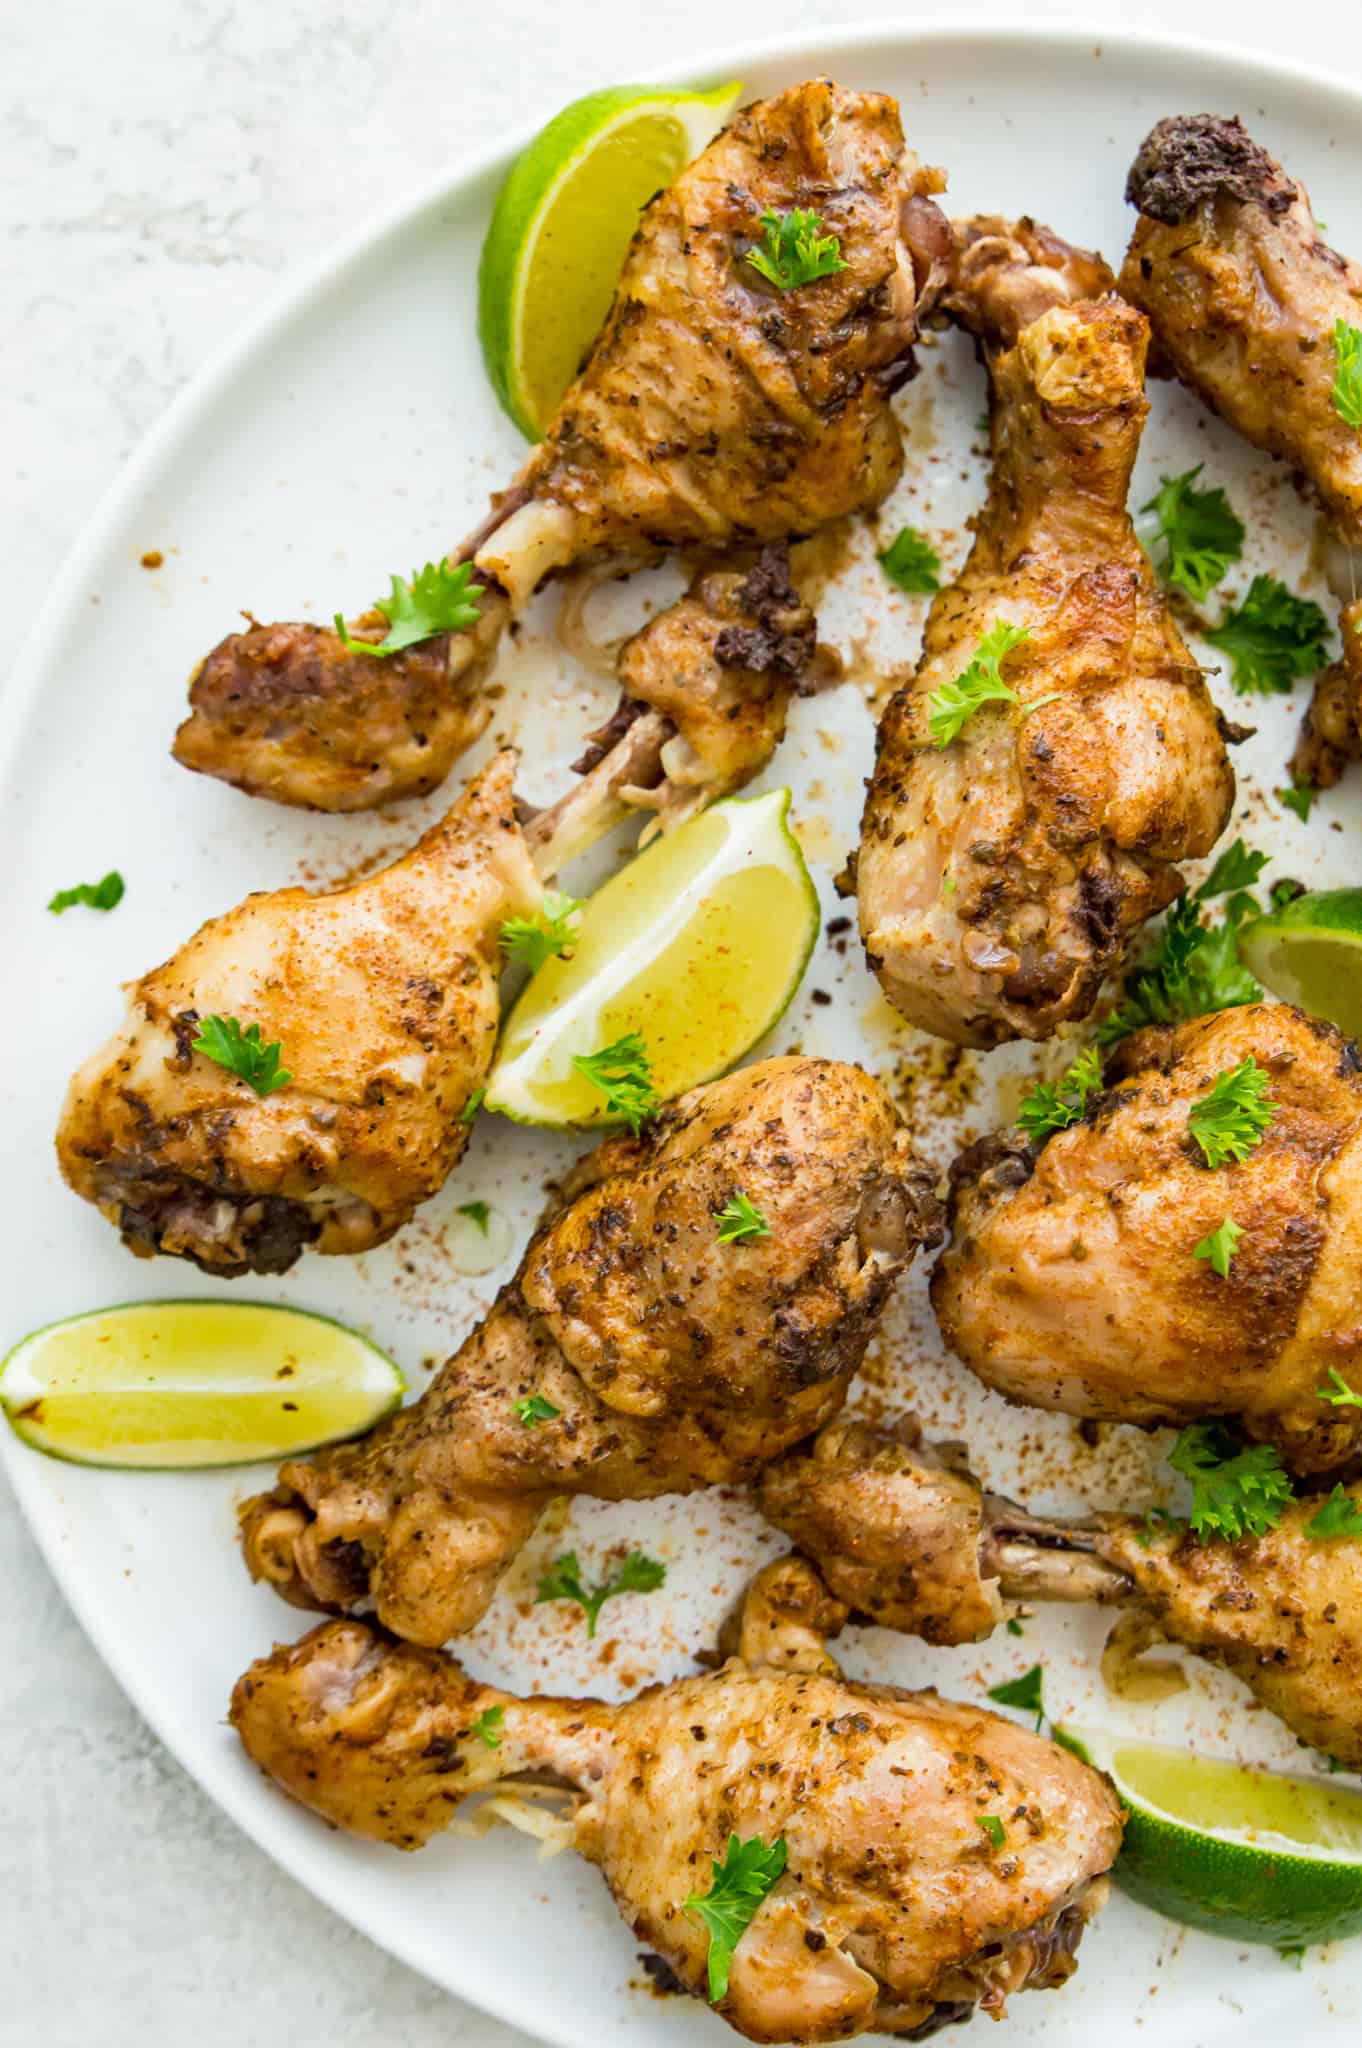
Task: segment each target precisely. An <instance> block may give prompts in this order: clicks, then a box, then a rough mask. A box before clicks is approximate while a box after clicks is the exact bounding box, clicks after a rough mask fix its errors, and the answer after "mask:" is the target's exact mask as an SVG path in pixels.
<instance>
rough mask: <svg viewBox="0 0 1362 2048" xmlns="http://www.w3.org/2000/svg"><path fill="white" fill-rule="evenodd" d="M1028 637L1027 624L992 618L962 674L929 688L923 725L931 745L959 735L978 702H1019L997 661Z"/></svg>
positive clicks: (938, 745)
mask: <svg viewBox="0 0 1362 2048" xmlns="http://www.w3.org/2000/svg"><path fill="white" fill-rule="evenodd" d="M1030 637H1031V635H1030V632H1029V630H1028V628H1027V627H1025V626H1013V625H1009V624H1008V622H1007V620H1006V619H995V621H994V623H993V624H992V625H991V626H990V627H989V629H988V631H987V632H986V633H985V635H984V637H983V639H982V640H981V641H980V642H979V645H978V646H977V647H976V648H975V650H974V655H973V658H972V659H971V661H970V663H969V666H968V667H967V668H966V669H965V670H964V672H963V674H961V675H959V676H957V677H956V679H955V681H954V682H951V683H942V684H941V686H940V688H939V689H935V690H933V691H932V693H931V695H930V697H928V699H927V709H928V714H929V715H928V720H927V729H928V731H929V732H930V734H931V737H932V745H933V746H934V747H948V746H949V745H950V744H951V742H952V740H956V739H959V737H960V734H961V733H962V732H963V731H964V729H965V727H966V726H967V725H968V723H969V721H970V719H971V718H973V716H974V714H975V712H976V711H977V710H978V709H979V708H980V706H981V705H983V704H993V703H1002V704H1020V702H1021V698H1020V697H1019V696H1018V695H1017V693H1016V691H1015V690H1014V689H1013V687H1012V685H1011V683H1005V682H1004V681H1003V677H1002V670H1001V667H1000V664H1001V663H1002V662H1003V661H1005V660H1006V658H1007V656H1008V655H1009V654H1010V653H1011V652H1012V649H1013V648H1014V647H1020V645H1021V643H1022V641H1023V640H1029V639H1030Z"/></svg>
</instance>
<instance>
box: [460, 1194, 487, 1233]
mask: <svg viewBox="0 0 1362 2048" xmlns="http://www.w3.org/2000/svg"><path fill="white" fill-rule="evenodd" d="M454 1214H455V1215H456V1216H466V1217H467V1218H468V1220H469V1222H470V1223H473V1224H476V1226H477V1228H478V1229H479V1230H480V1231H481V1232H482V1234H483V1236H484V1237H486V1235H487V1228H488V1225H489V1224H490V1223H491V1220H492V1205H491V1203H490V1202H460V1204H459V1206H458V1208H457V1209H456V1210H455V1211H454Z"/></svg>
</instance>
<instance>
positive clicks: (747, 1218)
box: [714, 1191, 771, 1244]
mask: <svg viewBox="0 0 1362 2048" xmlns="http://www.w3.org/2000/svg"><path fill="white" fill-rule="evenodd" d="M714 1221H715V1222H716V1223H717V1224H718V1226H719V1242H720V1244H743V1243H745V1242H746V1240H747V1239H748V1238H752V1237H769V1236H770V1235H771V1226H770V1224H769V1223H768V1222H767V1221H766V1218H765V1217H764V1216H763V1215H762V1213H761V1210H760V1209H759V1208H758V1207H757V1205H756V1203H755V1202H754V1201H752V1199H751V1197H750V1196H748V1195H744V1194H743V1193H742V1192H741V1191H739V1192H738V1193H737V1194H735V1195H730V1196H729V1198H728V1200H727V1201H726V1202H725V1203H724V1206H723V1208H722V1209H716V1210H715V1211H714Z"/></svg>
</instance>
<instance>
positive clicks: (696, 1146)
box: [242, 1058, 938, 1644]
mask: <svg viewBox="0 0 1362 2048" xmlns="http://www.w3.org/2000/svg"><path fill="white" fill-rule="evenodd" d="M738 1190H742V1191H743V1192H744V1193H745V1194H747V1196H748V1197H749V1198H750V1199H751V1200H752V1201H754V1202H755V1203H756V1205H757V1207H758V1208H759V1209H760V1210H761V1212H762V1214H763V1215H764V1216H765V1218H766V1220H767V1222H768V1224H769V1225H770V1236H769V1237H765V1238H760V1239H754V1240H752V1241H750V1242H747V1243H741V1244H730V1245H723V1244H720V1243H719V1241H718V1231H717V1228H716V1225H715V1221H714V1218H715V1215H716V1213H717V1212H718V1211H719V1210H720V1209H722V1208H723V1206H724V1204H725V1203H726V1202H727V1201H728V1200H729V1199H730V1198H731V1197H732V1196H733V1195H734V1193H735V1192H737V1191H738ZM937 1214H938V1211H937V1204H936V1199H935V1196H934V1194H933V1192H932V1181H931V1176H930V1175H929V1174H928V1173H927V1172H926V1171H925V1170H924V1169H923V1168H922V1167H921V1166H920V1165H919V1164H918V1162H917V1161H916V1159H915V1158H914V1156H913V1153H912V1150H911V1147H910V1144H909V1140H908V1134H907V1132H906V1130H905V1129H904V1128H903V1126H902V1124H901V1123H900V1121H899V1118H898V1115H897V1112H896V1111H895V1109H894V1107H893V1104H892V1103H891V1102H890V1100H889V1097H888V1096H887V1095H886V1094H885V1093H884V1091H883V1090H882V1089H881V1088H880V1087H879V1085H878V1084H877V1083H876V1082H874V1081H872V1080H871V1079H870V1077H869V1076H868V1075H866V1074H863V1073H862V1072H861V1071H860V1070H859V1069H858V1068H856V1067H850V1066H843V1065H840V1064H838V1063H836V1062H833V1061H826V1060H811V1059H800V1058H786V1059H774V1060H767V1061H764V1062H763V1063H762V1064H760V1065H759V1066H756V1067H751V1068H747V1069H745V1070H742V1071H740V1072H738V1073H736V1074H731V1075H729V1076H728V1077H727V1078H726V1079H724V1080H721V1081H716V1082H712V1083H711V1084H709V1085H708V1086H707V1087H704V1088H698V1089H695V1090H693V1091H692V1092H691V1094H689V1095H686V1096H683V1097H681V1099H680V1100H679V1101H677V1102H674V1103H672V1104H671V1105H670V1106H669V1107H668V1108H666V1109H664V1110H663V1111H662V1112H661V1113H660V1115H659V1116H657V1117H656V1118H655V1119H654V1120H653V1122H652V1123H651V1124H649V1125H648V1126H647V1127H646V1129H645V1131H644V1133H643V1135H642V1136H641V1137H639V1138H637V1139H634V1138H630V1137H627V1136H626V1137H616V1138H611V1139H608V1140H607V1141H606V1143H605V1144H604V1145H601V1146H600V1147H598V1148H597V1150H596V1151H595V1152H593V1153H591V1154H590V1155H589V1156H588V1157H587V1159H586V1160H585V1161H584V1162H583V1163H582V1165H581V1166H580V1167H579V1168H578V1169H577V1171H576V1173H575V1174H574V1175H573V1177H572V1178H571V1180H570V1181H569V1182H568V1183H567V1185H566V1187H565V1189H564V1191H563V1203H562V1206H561V1207H560V1208H559V1209H558V1210H557V1211H556V1213H553V1214H551V1215H550V1217H549V1218H548V1220H547V1221H546V1222H545V1223H544V1224H543V1225H542V1226H541V1228H540V1230H539V1231H538V1232H537V1234H536V1235H535V1237H534V1238H533V1239H532V1240H531V1242H530V1245H529V1248H528V1250H527V1251H526V1253H525V1257H524V1259H523V1260H522V1262H521V1266H520V1270H519V1272H518V1273H517V1275H516V1277H515V1279H514V1280H513V1281H512V1282H511V1283H510V1284H509V1286H507V1287H506V1288H504V1289H503V1290H502V1293H501V1295H500V1297H499V1299H498V1300H497V1302H496V1304H495V1306H494V1307H493V1309H492V1312H491V1314H490V1315H489V1316H488V1317H487V1319H486V1321H485V1322H483V1323H482V1324H481V1325H480V1326H479V1327H478V1328H477V1329H476V1330H475V1331H474V1332H473V1333H472V1335H471V1336H470V1337H469V1338H468V1339H467V1340H466V1341H465V1343H464V1344H463V1346H462V1348H461V1349H460V1350H459V1351H458V1352H456V1353H455V1355H454V1356H453V1357H452V1358H451V1359H449V1360H448V1361H447V1363H446V1364H445V1365H444V1367H443V1368H442V1369H441V1371H440V1373H439V1375H438V1376H437V1378H436V1379H435V1380H434V1382H433V1383H432V1385H431V1386H430V1387H429V1389H428V1390H427V1392H426V1393H425V1394H424V1395H423V1396H422V1398H421V1399H420V1400H419V1401H417V1402H416V1403H414V1404H413V1406H411V1407H410V1408H407V1409H405V1410H404V1411H403V1412H402V1413H401V1414H400V1415H397V1416H395V1417H393V1419H392V1420H391V1421H390V1422H387V1423H385V1424H383V1425H382V1426H381V1427H380V1428H379V1429H377V1430H375V1431H374V1433H373V1434H372V1436H370V1437H367V1438H366V1439H365V1440H364V1441H363V1442H361V1443H358V1444H348V1445H341V1446H339V1447H337V1448H336V1449H334V1450H330V1451H324V1452H321V1453H320V1454H319V1455H318V1456H317V1457H316V1458H314V1459H311V1460H307V1461H304V1460H292V1461H290V1462H289V1463H288V1464H286V1465H285V1466H284V1467H283V1468H282V1470H281V1472H280V1475H279V1485H278V1487H277V1488H276V1489H275V1491H274V1492H273V1493H271V1494H266V1495H262V1496H261V1497H260V1498H259V1499H257V1500H254V1501H249V1502H247V1504H246V1506H245V1508H244V1509H243V1510H242V1542H243V1548H244V1550H245V1555H246V1561H247V1564H248V1566H249V1568H250V1570H251V1572H252V1573H253V1575H254V1576H256V1577H257V1578H265V1579H268V1580H270V1581H272V1582H273V1583H274V1584H275V1585H276V1587H277V1588H278V1589H279V1591H280V1592H281V1593H282V1594H283V1595H284V1597H285V1598H287V1599H290V1600H292V1601H294V1602H295V1603H296V1604H298V1605H300V1606H306V1607H321V1608H330V1609H338V1610H348V1609H350V1608H353V1607H354V1606H355V1605H356V1604H357V1603H359V1602H360V1601H362V1600H365V1599H367V1598H370V1597H372V1599H373V1601H374V1603H375V1605H376V1608H377V1612H378V1616H379V1619H380V1620H381V1621H382V1622H383V1623H384V1624H385V1625H386V1626H387V1627H388V1628H391V1629H392V1630H393V1631H394V1632H395V1633H396V1634H398V1635H401V1636H405V1637H407V1638H408V1639H410V1640H411V1641H414V1642H420V1643H428V1644H437V1643H441V1642H443V1641H445V1639H446V1638H447V1637H449V1636H451V1635H455V1634H458V1633H461V1632H462V1631H463V1630H465V1629H468V1628H471V1627H472V1626H473V1625H474V1623H475V1622H476V1621H477V1620H478V1619H479V1617H480V1616H481V1615H482V1613H483V1612H484V1610H485V1609H486V1607H487V1604H488V1602H489V1600H490V1599H491V1597H492V1594H493V1592H494V1591H495V1588H496V1584H497V1580H498V1578H499V1577H500V1575H501V1573H502V1572H503V1571H504V1570H505V1568H506V1566H507V1565H508V1564H509V1563H510V1561H511V1559H512V1558H513V1557H514V1556H515V1554H516V1552H517V1551H518V1550H519V1549H520V1547H521V1545H522V1544H523V1543H524V1542H525V1541H526V1539H527V1537H528V1536H529V1534H530V1532H531V1531H532V1529H533V1528H534V1525H535V1523H536V1521H537V1520H538V1517H539V1514H540V1513H541V1511H542V1509H543V1507H544V1505H545V1503H546V1502H547V1500H548V1499H549V1497H550V1496H551V1495H553V1494H564V1493H587V1494H592V1495H594V1496H596V1497H597V1498H601V1499H606V1500H640V1499H648V1498H651V1497H652V1496H654V1495H657V1494H663V1493H684V1492H689V1491H691V1490H692V1489H694V1488H696V1487H700V1486H712V1485H717V1484H723V1483H733V1482H738V1481H742V1480H746V1479H750V1478H751V1477H752V1476H753V1475H754V1474H755V1473H756V1472H757V1471H758V1470H759V1468H760V1466H761V1465H762V1464H763V1463H764V1462H765V1460H766V1459H768V1458H770V1457H772V1456H774V1455H775V1454H776V1453H777V1452H778V1451H780V1450H783V1449H785V1448H786V1447H787V1446H788V1445H790V1444H792V1443H795V1442H797V1441H798V1439H799V1438H800V1437H802V1436H804V1435H806V1434H807V1433H808V1431H809V1430H811V1429H815V1428H817V1427H818V1425H819V1424H820V1423H821V1422H823V1421H825V1420H826V1419H827V1418H828V1417H829V1416H830V1415H832V1414H833V1413H834V1412H835V1411H836V1409H837V1408H839V1407H840V1406H841V1403H842V1401H843V1399H844V1398H845V1395H846V1389H847V1385H848V1382H849V1381H850V1379H851V1376H852V1374H853V1373H854V1372H855V1371H856V1369H857V1367H858V1366H859V1364H860V1362H861V1358H862V1356H863V1354H864V1351H865V1347H866V1344H867V1342H868V1341H869V1338H870V1335H871V1332H872V1331H873V1329H874V1326H875V1323H876V1320H877V1318H878V1316H879V1313H880V1310H881V1308H882V1307H883V1305H884V1302H885V1300H886V1298H887V1296H888V1293H889V1291H890V1289H891V1287H892V1286H893V1284H894V1281H895V1280H896V1279H897V1278H898V1276H899V1274H900V1273H901V1272H902V1271H903V1270H904V1269H905V1267H906V1266H907V1265H908V1264H909V1263H910V1261H911V1259H912V1257H913V1254H914V1252H915V1251H916V1250H917V1248H918V1246H919V1245H921V1244H924V1243H932V1242H935V1241H936V1239H937V1235H938V1231H937ZM533 1394H540V1395H542V1396H544V1397H545V1398H546V1399H547V1400H548V1401H550V1402H551V1403H552V1404H553V1406H554V1408H555V1409H556V1410H557V1411H558V1413H557V1415H556V1416H555V1417H554V1418H553V1419H552V1420H551V1421H548V1422H542V1423H540V1424H539V1426H538V1427H537V1428H534V1429H527V1428H525V1426H524V1425H523V1424H522V1423H521V1422H520V1421H519V1420H518V1418H517V1416H516V1414H515V1411H514V1408H513V1405H512V1404H513V1403H514V1402H515V1401H517V1400H519V1399H522V1398H523V1397H525V1396H528V1395H533Z"/></svg>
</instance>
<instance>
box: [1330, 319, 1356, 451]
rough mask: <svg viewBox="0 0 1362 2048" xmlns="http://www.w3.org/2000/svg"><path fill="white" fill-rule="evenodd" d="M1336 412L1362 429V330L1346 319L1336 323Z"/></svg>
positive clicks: (1346, 423) (1343, 419) (1350, 424)
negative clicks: (1352, 325)
mask: <svg viewBox="0 0 1362 2048" xmlns="http://www.w3.org/2000/svg"><path fill="white" fill-rule="evenodd" d="M1333 399H1334V411H1335V412H1336V413H1337V414H1338V416H1339V418H1340V419H1341V420H1342V421H1343V422H1344V423H1345V425H1347V426H1350V427H1362V331H1359V329H1357V328H1356V327H1350V326H1349V325H1348V323H1347V321H1346V320H1335V322H1334V390H1333Z"/></svg>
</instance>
